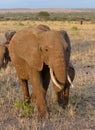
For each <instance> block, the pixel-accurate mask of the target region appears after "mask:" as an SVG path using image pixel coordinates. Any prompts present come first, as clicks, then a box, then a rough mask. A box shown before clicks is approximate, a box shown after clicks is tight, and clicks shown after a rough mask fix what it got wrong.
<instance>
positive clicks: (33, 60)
mask: <svg viewBox="0 0 95 130" xmlns="http://www.w3.org/2000/svg"><path fill="white" fill-rule="evenodd" d="M12 49H14V50H13V51H14V52H15V55H16V56H17V57H19V58H21V59H23V60H24V61H25V62H26V63H27V64H28V65H29V67H30V68H31V69H32V68H34V69H35V70H37V71H41V70H42V68H43V60H42V56H41V52H40V50H39V46H38V44H37V43H35V42H32V43H30V42H28V41H27V43H25V42H24V41H23V46H22V44H20V43H16V44H15V46H14V48H12Z"/></svg>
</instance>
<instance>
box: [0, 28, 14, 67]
mask: <svg viewBox="0 0 95 130" xmlns="http://www.w3.org/2000/svg"><path fill="white" fill-rule="evenodd" d="M15 33H16V31H8V32H6V33H5V38H6V41H5V42H4V43H2V44H0V68H1V67H2V68H6V66H7V64H8V61H10V56H9V51H8V48H7V47H6V45H7V44H9V42H10V40H11V38H12V37H13V35H14V34H15Z"/></svg>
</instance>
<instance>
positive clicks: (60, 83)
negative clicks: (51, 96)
mask: <svg viewBox="0 0 95 130" xmlns="http://www.w3.org/2000/svg"><path fill="white" fill-rule="evenodd" d="M66 70H67V69H66V60H65V57H64V55H62V56H61V55H57V57H56V60H55V61H54V65H53V67H52V68H51V69H50V75H51V79H52V81H53V83H54V84H55V85H56V86H57V88H59V89H60V90H62V89H64V86H65V83H66V78H67V71H66Z"/></svg>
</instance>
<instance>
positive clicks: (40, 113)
mask: <svg viewBox="0 0 95 130" xmlns="http://www.w3.org/2000/svg"><path fill="white" fill-rule="evenodd" d="M38 117H39V118H41V119H42V118H45V119H48V117H49V113H48V111H47V110H46V109H45V110H38Z"/></svg>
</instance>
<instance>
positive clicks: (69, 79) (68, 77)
mask: <svg viewBox="0 0 95 130" xmlns="http://www.w3.org/2000/svg"><path fill="white" fill-rule="evenodd" d="M67 79H68V81H69V83H70V84H71V86H72V88H74V85H73V83H72V81H71V78H70V76H69V75H68V74H67Z"/></svg>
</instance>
